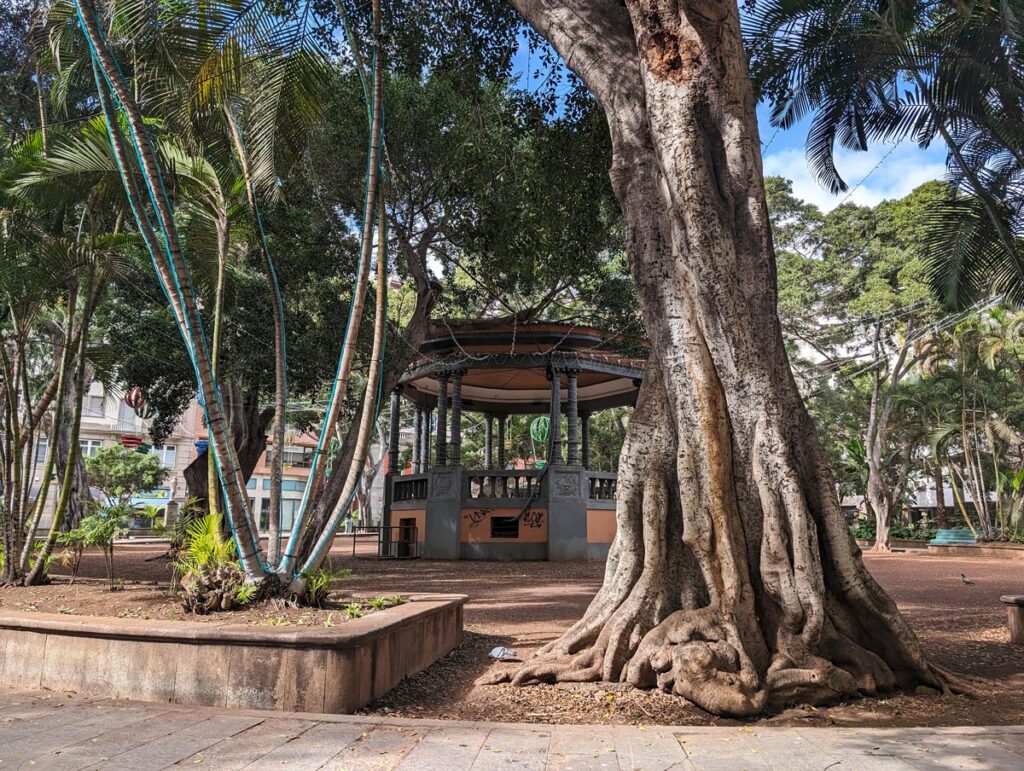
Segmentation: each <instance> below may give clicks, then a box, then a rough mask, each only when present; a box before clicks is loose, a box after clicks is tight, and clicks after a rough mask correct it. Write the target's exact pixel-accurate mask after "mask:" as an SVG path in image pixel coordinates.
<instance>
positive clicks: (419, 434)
mask: <svg viewBox="0 0 1024 771" xmlns="http://www.w3.org/2000/svg"><path fill="white" fill-rule="evenodd" d="M422 458H423V408H422V407H420V406H419V405H416V416H415V417H414V418H413V421H412V473H413V474H420V473H422V472H423V461H422Z"/></svg>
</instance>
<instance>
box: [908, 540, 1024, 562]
mask: <svg viewBox="0 0 1024 771" xmlns="http://www.w3.org/2000/svg"><path fill="white" fill-rule="evenodd" d="M928 553H929V554H937V555H940V556H943V557H995V558H997V559H1005V560H1024V545H1021V544H1016V543H955V544H934V543H930V544H928Z"/></svg>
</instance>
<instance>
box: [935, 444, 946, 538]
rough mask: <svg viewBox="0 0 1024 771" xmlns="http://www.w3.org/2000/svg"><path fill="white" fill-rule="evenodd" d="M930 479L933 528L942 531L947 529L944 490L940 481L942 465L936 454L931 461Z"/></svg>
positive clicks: (943, 485) (943, 483)
mask: <svg viewBox="0 0 1024 771" xmlns="http://www.w3.org/2000/svg"><path fill="white" fill-rule="evenodd" d="M932 479H933V480H934V482H935V526H936V527H937V528H939V529H942V530H944V529H945V528H946V527H948V524H947V516H948V515H947V514H946V492H945V490H946V488H945V482H943V479H942V463H941V462H940V461H939V454H938V452H936V453H935V457H934V458H933V459H932Z"/></svg>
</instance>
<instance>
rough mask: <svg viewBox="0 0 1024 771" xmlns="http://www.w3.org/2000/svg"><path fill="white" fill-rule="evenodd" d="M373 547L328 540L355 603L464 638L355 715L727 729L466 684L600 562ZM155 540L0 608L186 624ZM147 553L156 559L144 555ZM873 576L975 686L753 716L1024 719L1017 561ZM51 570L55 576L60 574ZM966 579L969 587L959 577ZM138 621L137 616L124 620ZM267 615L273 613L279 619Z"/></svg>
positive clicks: (872, 720) (893, 569)
mask: <svg viewBox="0 0 1024 771" xmlns="http://www.w3.org/2000/svg"><path fill="white" fill-rule="evenodd" d="M374 548H375V543H374V542H372V541H369V540H359V541H358V542H357V545H356V555H355V556H353V554H352V551H353V547H352V539H350V538H349V539H339V544H338V546H336V547H335V550H334V552H332V558H333V559H334V562H335V564H336V565H338V566H344V567H349V568H351V569H352V570H353V571H354V572H353V575H352V576H351V577H349V578H347V579H345V580H344V582H343V586H344V588H345V589H346V590H347V591H348V592H351V593H353V594H354V595H357V596H361V597H369V596H387V595H391V594H396V593H411V592H446V593H461V594H467V595H469V597H470V602H469V604H468V605H467V606H466V615H465V620H466V636H465V639H464V641H463V643H462V644H461V645H460V646H459V647H458V648H457V649H456V650H455V651H453V652H452V653H451V654H450V655H449V656H447V657H445V658H444V659H442V660H441V661H439V662H437V663H436V664H435V665H434V666H432V667H430V668H429V669H428V670H426V671H425V672H422V673H420V674H419V675H417V676H415V677H412V678H410V679H408V680H406V681H404V682H403V683H401V684H400V685H399V686H398V687H397V688H395V689H394V690H393V691H392V692H391V693H389V694H388V695H387V696H386V697H384V698H383V699H381V700H379V701H377V702H375V703H373V704H371V705H370V706H369V707H368V708H367V709H365V710H364V712H366V713H368V714H387V715H392V716H396V715H397V716H406V717H432V718H451V719H459V720H496V721H502V722H538V723H636V724H643V723H647V724H663V725H666V724H667V725H716V724H718V725H728V724H736V722H737V721H731V720H726V719H721V718H716V717H715V716H713V715H709V714H708V713H706V712H704V711H702V710H700V709H698V708H697V707H695V706H693V705H692V704H690V703H688V702H686V701H685V700H683V699H681V698H679V697H675V696H669V695H667V694H664V693H662V692H660V691H638V690H636V689H633V688H630V687H628V686H624V685H621V684H607V683H596V684H595V683H583V684H562V685H538V686H531V687H528V688H515V687H512V686H509V685H496V686H477V685H475V684H474V681H475V680H476V679H477V678H478V677H479V676H480V675H482V674H483V673H485V672H487V671H489V670H490V669H491V668H492V667H499V666H509V665H507V664H495V663H492V662H491V660H490V659H489V657H488V652H489V651H490V650H491V649H492V648H494V647H495V646H498V645H501V646H506V647H509V648H511V649H513V650H514V651H515V652H516V653H517V654H518V656H519V657H521V658H525V657H528V656H529V655H530V654H531V653H532V652H533V651H535V650H536V649H537V648H538V647H540V646H541V645H543V644H544V643H546V642H548V641H550V640H552V639H554V638H555V637H557V636H558V635H559V634H560V633H561V632H562V631H563V630H564V629H566V628H567V627H568V626H569V625H570V624H571V623H572V622H573V621H575V620H576V619H577V618H579V617H580V616H581V615H582V614H583V611H584V610H585V609H586V607H587V604H588V603H589V601H590V598H591V597H592V596H593V594H594V593H595V592H596V591H597V589H598V588H599V586H600V584H601V580H602V578H603V571H604V565H603V564H602V563H548V562H468V561H466V562H433V561H429V562H428V561H425V560H415V561H379V560H376V559H374V558H373V554H374V553H375V552H374ZM165 550H166V545H165V544H161V543H135V544H125V545H119V546H118V550H117V552H116V553H115V569H116V572H117V574H118V575H119V576H123V577H124V578H125V579H126V584H125V587H124V589H123V591H117V592H110V591H108V590H107V589H106V586H105V583H92V582H90V584H89V586H85V585H80V584H77V583H76V585H75V586H73V587H67V586H66V584H63V583H60V582H57V583H55V584H54V585H53V586H50V587H38V588H30V589H4V590H0V608H12V609H31V608H32V607H34V608H35V609H37V610H40V611H42V610H46V611H50V612H58V611H60V608H61V607H64V608H70V609H71V610H70V611H67V610H65V611H60V612H73V613H84V614H96V615H112V616H116V615H125V616H129V615H130V616H131V617H136V618H137V617H146V616H145V614H147V613H148V614H150V617H153V618H181V619H184V618H186V614H185V613H184V612H183V611H182V610H181V608H180V605H178V604H177V602H176V600H174V599H173V598H171V597H169V596H168V594H167V590H166V587H160V586H157V585H154V584H153V583H149V584H146V583H132V582H133V581H135V582H161V583H163V582H166V581H167V580H168V578H169V575H170V566H169V564H168V563H167V562H166V561H165V560H161V559H159V557H160V555H161V554H163V553H164V552H165ZM154 557H155V558H156V559H153V558H154ZM865 560H866V564H867V566H868V568H869V570H870V571H871V573H872V574H873V575H874V577H875V578H876V579H877V580H878V581H879V582H880V583H881V584H882V586H883V587H885V589H886V590H887V591H888V592H889V593H890V594H891V595H892V596H893V597H894V599H895V600H896V602H897V603H898V605H899V607H900V609H901V610H902V611H903V613H904V614H906V616H907V617H908V618H909V620H910V622H911V625H912V626H913V627H914V629H915V630H916V631H917V633H918V634H919V635H920V637H921V639H922V642H923V644H924V647H925V649H926V651H927V652H928V654H929V656H930V657H931V659H932V660H933V661H934V662H935V663H937V664H939V665H940V666H943V667H946V668H948V669H951V670H953V671H956V672H960V673H963V674H967V675H970V676H973V677H975V678H980V680H979V684H978V687H977V689H976V691H977V692H976V694H975V695H973V696H970V697H967V696H940V695H938V694H935V693H931V692H922V693H894V694H892V695H889V696H887V697H885V698H871V699H860V700H856V701H852V702H847V703H843V704H838V705H836V706H832V707H819V708H817V709H815V708H812V707H806V706H804V707H801V706H795V707H792V708H790V709H788V710H785V711H783V712H780V713H778V714H774V715H770V716H768V717H766V718H762V719H761V720H760V721H759V723H760V724H764V725H806V726H820V725H841V726H913V725H926V726H939V725H999V724H1018V723H1022V722H1024V646H1013V645H1010V643H1009V635H1008V632H1007V627H1006V611H1005V608H1004V606H1003V605H1002V604H1001V603H1000V602H999V597H1000V595H1003V594H1018V593H1024V564H1022V563H1021V562H1016V561H1011V560H1000V559H971V558H952V557H936V556H927V555H926V554H924V553H903V554H901V553H896V554H893V555H876V554H872V553H866V554H865ZM58 570H59V568H58ZM961 573H965V574H966V575H967V576H968V577H969V578H970V579H971V580H972V581H974V583H973V584H972V585H966V584H964V583H963V582H962V581H961V580H960V574H961ZM82 575H86V576H93V577H100V576H103V575H104V573H103V562H102V558H101V557H100V555H99V554H96V555H91V554H90V555H86V557H85V558H84V559H83V563H82ZM331 612H333V613H334V617H333V620H334V621H339V622H340V620H341V619H340V616H343V615H344V614H343V613H339V611H338V610H336V609H335V610H333V611H326V612H325V611H311V610H309V609H294V608H285V609H278V608H274V607H271V606H267V605H264V606H261V607H259V608H252V609H248V610H245V611H243V612H242V613H235V612H232V613H229V614H217V615H215V616H208V617H206V619H196V617H193V616H188V618H189V619H190V620H207V621H208V622H210V623H282V622H286V623H296V624H298V623H304V624H319V623H324V620H325V618H326V614H327V613H331ZM132 614H137V615H132ZM277 619H281V621H278V620H277Z"/></svg>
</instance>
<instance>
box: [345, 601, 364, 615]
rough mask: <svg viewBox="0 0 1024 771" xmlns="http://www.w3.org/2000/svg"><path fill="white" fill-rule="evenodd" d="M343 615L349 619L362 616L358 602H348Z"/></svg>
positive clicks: (361, 609)
mask: <svg viewBox="0 0 1024 771" xmlns="http://www.w3.org/2000/svg"><path fill="white" fill-rule="evenodd" d="M345 615H346V616H348V617H349V618H359V617H360V616H361V615H363V606H362V605H360V604H359V603H358V602H350V603H349V604H348V605H346V606H345Z"/></svg>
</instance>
